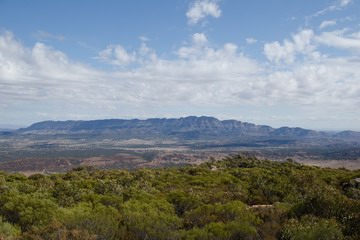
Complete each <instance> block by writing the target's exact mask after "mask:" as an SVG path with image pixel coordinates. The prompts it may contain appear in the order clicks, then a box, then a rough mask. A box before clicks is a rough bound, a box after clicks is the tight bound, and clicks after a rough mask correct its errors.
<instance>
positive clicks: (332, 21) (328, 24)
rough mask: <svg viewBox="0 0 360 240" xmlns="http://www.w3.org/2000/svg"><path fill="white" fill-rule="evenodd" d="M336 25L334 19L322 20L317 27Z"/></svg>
mask: <svg viewBox="0 0 360 240" xmlns="http://www.w3.org/2000/svg"><path fill="white" fill-rule="evenodd" d="M334 25H336V21H335V20H328V21H323V22H321V24H320V26H319V28H320V29H323V28H327V27H331V26H334Z"/></svg>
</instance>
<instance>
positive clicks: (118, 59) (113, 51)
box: [98, 44, 136, 66]
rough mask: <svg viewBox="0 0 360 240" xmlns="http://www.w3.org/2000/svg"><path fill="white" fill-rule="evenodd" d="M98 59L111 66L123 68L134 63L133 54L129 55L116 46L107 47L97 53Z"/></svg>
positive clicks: (121, 47) (119, 46)
mask: <svg viewBox="0 0 360 240" xmlns="http://www.w3.org/2000/svg"><path fill="white" fill-rule="evenodd" d="M98 58H99V59H100V60H101V61H103V62H105V63H110V64H112V65H118V66H124V65H128V64H130V63H132V62H135V61H136V55H135V53H129V52H127V51H126V49H125V48H124V47H123V46H121V45H120V44H118V45H109V46H107V47H106V49H104V50H102V51H101V52H100V53H99V56H98Z"/></svg>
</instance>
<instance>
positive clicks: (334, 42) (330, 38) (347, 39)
mask: <svg viewBox="0 0 360 240" xmlns="http://www.w3.org/2000/svg"><path fill="white" fill-rule="evenodd" d="M351 35H352V36H344V35H343V31H333V32H323V33H321V34H320V35H319V36H317V37H316V40H317V41H318V42H319V43H321V44H324V45H327V46H329V47H335V48H340V49H345V50H349V51H352V52H356V53H359V52H360V38H359V37H357V35H356V34H355V35H354V34H351Z"/></svg>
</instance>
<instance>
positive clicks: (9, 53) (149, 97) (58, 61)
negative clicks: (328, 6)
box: [0, 30, 360, 119]
mask: <svg viewBox="0 0 360 240" xmlns="http://www.w3.org/2000/svg"><path fill="white" fill-rule="evenodd" d="M313 35H314V34H313V33H312V31H311V30H302V31H300V32H299V33H297V34H295V35H293V36H292V38H291V39H290V40H287V42H286V41H284V42H283V43H282V44H280V43H279V42H277V44H278V46H277V48H279V49H280V50H279V49H277V48H276V47H275V50H278V51H280V52H281V51H283V52H285V53H284V54H283V55H281V54H279V53H276V54H273V55H271V54H270V55H269V58H270V59H272V61H274V62H276V61H285V60H286V59H289V56H288V55H296V54H303V52H305V53H306V52H307V50H306V49H308V48H310V50H309V52H312V50H313V49H312V47H311V46H312V41H317V40H314V39H316V36H313ZM195 36H197V37H195ZM191 39H197V41H192V42H191V44H189V45H186V46H182V47H180V48H179V49H178V51H177V53H178V57H175V58H174V59H164V58H161V57H158V56H156V53H155V50H153V49H151V48H150V47H148V46H147V45H146V44H145V43H141V45H140V48H139V49H138V50H137V51H136V54H135V55H136V56H137V59H136V61H139V59H142V62H140V63H141V64H139V65H137V66H135V67H131V68H130V67H128V68H119V69H117V70H112V71H100V70H96V69H93V68H90V67H88V66H85V65H83V64H80V63H76V62H74V61H72V60H71V59H69V57H68V56H67V55H66V54H65V53H63V52H61V51H58V50H56V49H54V48H52V47H50V46H47V45H46V44H43V43H36V44H35V45H34V46H33V47H31V48H29V47H25V46H24V45H23V44H21V43H20V42H19V41H17V40H16V39H15V38H14V36H13V35H12V34H11V33H5V34H2V35H0V103H1V104H0V112H1V113H2V116H6V117H7V118H8V119H9V118H10V117H8V116H10V115H11V114H12V113H13V111H15V110H14V109H19V110H18V111H19V112H21V111H27V112H28V113H27V114H28V115H29V116H30V115H31V114H33V113H34V112H45V113H47V114H48V116H49V118H52V117H53V118H55V119H59V118H61V119H68V118H73V117H76V116H79V118H92V119H94V118H104V117H117V116H119V117H124V116H125V115H126V116H138V117H147V116H156V115H157V116H159V114H160V115H161V114H162V113H163V114H167V115H169V114H171V113H170V112H171V111H172V112H173V113H174V114H175V113H177V112H180V109H183V111H181V112H182V113H184V114H190V113H196V110H194V109H206V108H221V109H224V106H233V108H232V109H233V110H234V111H236V109H242V108H244V107H246V106H248V107H249V106H250V108H254V107H258V108H259V110H261V109H265V108H267V107H266V106H276V105H287V106H289V108H291V109H297V110H299V109H303V108H309V109H313V110H314V112H315V113H316V112H321V114H324V111H325V110H324V109H326V111H328V109H331V110H332V111H335V110H336V111H338V113H339V114H341V113H343V112H344V111H349V112H352V113H353V114H356V113H358V109H360V85H359V84H358V83H359V80H360V72H359V70H358V68H359V67H358V66H359V65H360V59H359V58H358V57H356V56H353V57H337V58H330V57H327V58H325V57H324V58H318V59H313V58H312V59H311V60H309V59H307V60H306V61H301V60H299V61H297V64H293V65H287V67H286V68H281V70H279V68H277V67H274V65H272V64H270V65H267V64H261V63H259V62H257V61H255V60H253V59H251V58H249V57H246V56H244V55H243V54H242V53H241V52H240V51H239V49H238V46H237V45H235V44H233V43H227V44H224V45H222V46H220V47H212V45H211V44H210V43H209V40H208V39H207V38H206V36H205V35H202V34H199V35H193V36H191ZM204 39H206V40H207V41H204ZM200 40H201V41H200ZM199 42H201V43H203V44H198V43H199ZM271 44H275V43H271ZM319 44H320V43H319ZM287 45H288V46H287ZM112 46H116V45H112ZM269 46H271V47H273V46H272V45H269ZM110 49H111V54H110V56H111V57H113V58H115V53H114V50H113V49H114V47H112V48H110ZM185 50H187V52H186V51H185ZM124 51H125V52H126V53H128V51H126V50H125V49H124ZM182 51H183V52H182ZM184 52H186V53H184ZM106 54H109V53H105V56H108V55H106ZM128 54H129V53H128ZM130 55H131V54H130ZM118 58H119V57H118ZM328 112H331V111H328ZM122 113H124V115H122ZM22 114H25V113H22ZM119 114H121V115H119ZM17 116H18V115H17ZM314 117H316V115H314ZM39 118H40V117H39Z"/></svg>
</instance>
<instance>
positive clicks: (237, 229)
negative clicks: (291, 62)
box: [0, 156, 360, 240]
mask: <svg viewBox="0 0 360 240" xmlns="http://www.w3.org/2000/svg"><path fill="white" fill-rule="evenodd" d="M0 239H34V240H35V239H36V240H37V239H84V240H85V239H326V240H330V239H360V171H349V170H346V169H322V168H318V167H310V166H303V165H300V164H297V163H295V162H292V161H290V160H289V161H286V162H273V161H260V160H257V159H253V158H248V157H241V156H237V157H233V158H230V157H229V158H227V159H224V160H222V161H217V162H216V161H210V162H207V163H205V164H202V165H200V166H186V167H181V168H166V169H138V170H134V171H125V170H95V169H90V168H86V167H84V168H77V169H74V170H72V171H70V172H68V173H66V174H53V175H49V176H45V175H41V174H35V175H32V176H30V177H26V176H24V175H22V174H8V173H0Z"/></svg>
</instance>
